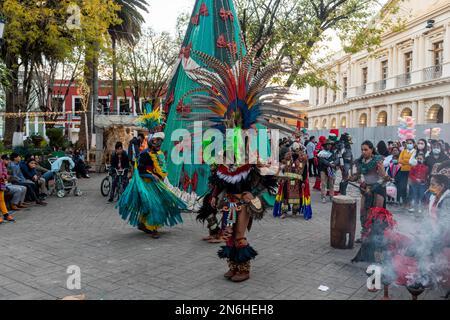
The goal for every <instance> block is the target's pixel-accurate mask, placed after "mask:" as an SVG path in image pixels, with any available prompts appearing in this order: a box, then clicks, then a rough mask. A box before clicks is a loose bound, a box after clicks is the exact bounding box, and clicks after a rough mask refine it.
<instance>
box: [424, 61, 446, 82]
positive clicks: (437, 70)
mask: <svg viewBox="0 0 450 320" xmlns="http://www.w3.org/2000/svg"><path fill="white" fill-rule="evenodd" d="M423 72H424V78H425V81H429V80H434V79H437V78H440V77H442V65H436V66H432V67H429V68H425V69H423Z"/></svg>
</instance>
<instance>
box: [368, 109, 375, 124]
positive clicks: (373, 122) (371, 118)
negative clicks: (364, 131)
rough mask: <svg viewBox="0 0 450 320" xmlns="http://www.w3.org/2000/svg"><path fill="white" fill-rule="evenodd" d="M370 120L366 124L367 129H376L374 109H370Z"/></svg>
mask: <svg viewBox="0 0 450 320" xmlns="http://www.w3.org/2000/svg"><path fill="white" fill-rule="evenodd" d="M369 110H370V119H369V123H368V127H369V126H370V127H376V126H377V113H376V109H375V107H370V109H369Z"/></svg>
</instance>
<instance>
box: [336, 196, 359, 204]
mask: <svg viewBox="0 0 450 320" xmlns="http://www.w3.org/2000/svg"><path fill="white" fill-rule="evenodd" d="M333 202H334V203H338V204H354V203H356V199H355V198H352V197H349V196H342V195H341V196H334V197H333Z"/></svg>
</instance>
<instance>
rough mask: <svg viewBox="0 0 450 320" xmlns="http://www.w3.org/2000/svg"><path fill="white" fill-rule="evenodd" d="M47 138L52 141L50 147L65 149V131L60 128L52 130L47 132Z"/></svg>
mask: <svg viewBox="0 0 450 320" xmlns="http://www.w3.org/2000/svg"><path fill="white" fill-rule="evenodd" d="M46 133H47V137H48V138H49V140H50V147H53V148H54V147H58V148H63V147H64V145H65V144H67V142H66V141H65V139H64V131H63V129H59V128H50V129H47V131H46Z"/></svg>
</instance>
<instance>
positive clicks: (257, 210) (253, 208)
mask: <svg viewBox="0 0 450 320" xmlns="http://www.w3.org/2000/svg"><path fill="white" fill-rule="evenodd" d="M247 208H248V211H249V213H250V216H251V217H252V218H253V219H255V220H261V219H262V218H263V217H264V212H265V211H266V208H265V207H264V204H263V202H262V201H261V199H260V198H259V197H255V198H254V199H252V200H250V202H249V203H248V207H247Z"/></svg>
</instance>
